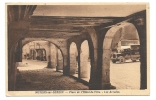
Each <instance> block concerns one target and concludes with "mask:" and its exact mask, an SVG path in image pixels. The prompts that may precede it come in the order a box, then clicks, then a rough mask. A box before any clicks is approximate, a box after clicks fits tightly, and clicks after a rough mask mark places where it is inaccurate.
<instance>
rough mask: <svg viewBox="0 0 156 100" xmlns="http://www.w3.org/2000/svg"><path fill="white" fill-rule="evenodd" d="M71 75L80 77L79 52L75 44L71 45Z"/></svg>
mask: <svg viewBox="0 0 156 100" xmlns="http://www.w3.org/2000/svg"><path fill="white" fill-rule="evenodd" d="M70 75H72V76H75V77H78V51H77V47H76V44H75V43H74V42H72V43H71V45H70Z"/></svg>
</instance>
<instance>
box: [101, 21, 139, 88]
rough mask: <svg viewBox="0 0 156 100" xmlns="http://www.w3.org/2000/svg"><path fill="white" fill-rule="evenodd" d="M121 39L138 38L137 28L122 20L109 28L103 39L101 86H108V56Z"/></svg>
mask: <svg viewBox="0 0 156 100" xmlns="http://www.w3.org/2000/svg"><path fill="white" fill-rule="evenodd" d="M122 39H129V40H139V35H138V32H137V29H136V28H135V26H134V25H133V24H132V23H128V22H124V23H120V24H118V25H116V26H113V27H112V28H110V29H109V30H108V31H107V33H106V35H105V37H104V40H103V55H102V56H103V57H102V58H103V60H102V88H103V89H107V88H110V57H111V51H112V49H114V48H116V46H117V45H118V43H119V41H120V40H122Z"/></svg>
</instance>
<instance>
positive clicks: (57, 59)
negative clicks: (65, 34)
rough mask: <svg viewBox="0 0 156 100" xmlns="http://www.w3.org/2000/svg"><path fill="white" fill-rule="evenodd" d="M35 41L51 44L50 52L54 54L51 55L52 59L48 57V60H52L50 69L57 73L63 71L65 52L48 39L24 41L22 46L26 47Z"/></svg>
mask: <svg viewBox="0 0 156 100" xmlns="http://www.w3.org/2000/svg"><path fill="white" fill-rule="evenodd" d="M33 41H47V42H49V43H50V44H49V46H50V47H51V48H50V51H49V52H53V53H51V57H49V56H48V59H50V60H51V63H50V67H51V68H56V70H57V71H58V70H63V62H64V59H63V57H64V56H63V51H62V50H61V48H60V47H59V46H58V45H57V44H55V43H54V42H52V41H50V40H46V39H37V40H35V39H32V40H27V41H24V42H23V44H22V47H23V46H24V45H26V44H27V43H29V42H33ZM53 58H54V60H53ZM48 59H47V60H48Z"/></svg>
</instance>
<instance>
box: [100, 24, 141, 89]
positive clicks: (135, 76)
mask: <svg viewBox="0 0 156 100" xmlns="http://www.w3.org/2000/svg"><path fill="white" fill-rule="evenodd" d="M139 47H140V43H139V36H138V32H137V30H136V28H135V26H134V25H133V24H131V23H127V22H125V23H121V24H120V25H117V26H114V27H112V28H110V29H109V30H108V32H107V33H106V35H105V38H104V43H103V62H102V82H103V87H105V86H106V85H107V84H111V85H112V86H115V88H116V89H139V88H140V61H139V60H140V54H139Z"/></svg>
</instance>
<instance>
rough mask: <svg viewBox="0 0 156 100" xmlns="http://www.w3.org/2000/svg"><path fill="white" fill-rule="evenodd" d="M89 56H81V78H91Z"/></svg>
mask: <svg viewBox="0 0 156 100" xmlns="http://www.w3.org/2000/svg"><path fill="white" fill-rule="evenodd" d="M89 70H90V68H89V66H88V54H84V53H82V54H81V55H80V78H89V74H90V73H89V72H90V71H89Z"/></svg>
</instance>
